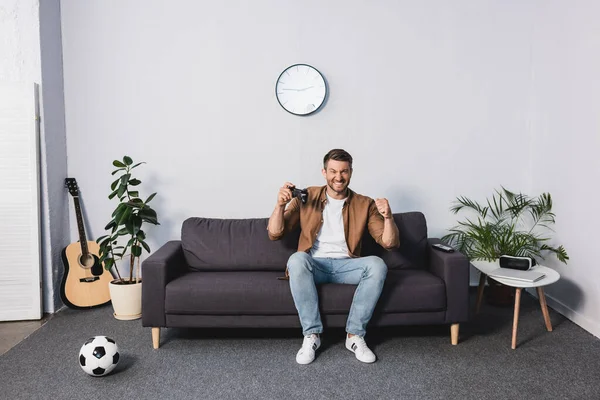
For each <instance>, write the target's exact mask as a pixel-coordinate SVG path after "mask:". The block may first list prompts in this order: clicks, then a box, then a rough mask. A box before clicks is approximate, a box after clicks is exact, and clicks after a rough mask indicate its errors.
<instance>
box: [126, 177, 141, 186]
mask: <svg viewBox="0 0 600 400" xmlns="http://www.w3.org/2000/svg"><path fill="white" fill-rule="evenodd" d="M140 183H142V181H140V180H139V179H135V178H133V179H131V180H130V181H129V184H130V185H131V186H137V185H139V184H140Z"/></svg>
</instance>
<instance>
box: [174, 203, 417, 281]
mask: <svg viewBox="0 0 600 400" xmlns="http://www.w3.org/2000/svg"><path fill="white" fill-rule="evenodd" d="M394 220H395V222H396V225H397V226H398V230H399V231H400V248H399V249H394V250H392V251H388V250H385V249H384V248H382V247H381V246H379V245H378V244H377V243H376V242H375V240H373V238H372V237H371V235H370V234H369V232H368V230H365V235H364V236H363V239H362V251H361V255H363V256H369V255H375V256H378V257H381V258H382V259H383V261H384V262H385V263H386V265H387V266H388V268H389V269H415V268H420V269H424V268H425V260H426V254H427V252H426V251H427V224H426V222H425V216H424V215H423V214H422V213H420V212H407V213H397V214H394ZM268 221H269V220H268V218H254V219H215V218H198V217H194V218H188V219H187V220H185V221H184V223H183V227H182V230H181V242H182V247H183V251H184V256H185V259H186V261H187V263H188V265H189V266H190V268H191V269H193V270H197V271H284V270H285V267H286V265H287V261H288V258H289V257H290V256H291V255H292V254H293V253H294V252H296V251H297V249H298V239H299V237H300V229H299V228H298V229H296V230H294V231H292V232H290V233H289V234H287V235H285V236H284V237H283V239H282V240H276V241H271V240H270V239H269V237H268V234H267V224H268Z"/></svg>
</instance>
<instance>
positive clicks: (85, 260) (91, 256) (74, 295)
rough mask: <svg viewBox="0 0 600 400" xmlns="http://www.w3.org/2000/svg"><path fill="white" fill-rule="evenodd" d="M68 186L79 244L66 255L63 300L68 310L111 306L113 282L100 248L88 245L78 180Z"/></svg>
mask: <svg viewBox="0 0 600 400" xmlns="http://www.w3.org/2000/svg"><path fill="white" fill-rule="evenodd" d="M65 186H66V187H67V189H69V193H70V194H71V195H72V196H73V200H74V203H75V214H76V215H77V228H78V230H79V241H78V242H76V243H71V244H70V245H68V246H67V247H65V249H64V250H63V252H62V259H63V264H64V267H65V272H64V274H63V279H62V282H61V285H60V297H61V299H62V301H63V303H65V305H66V306H68V307H70V308H75V309H87V308H93V307H97V306H102V305H105V304H107V303H108V302H110V293H109V291H108V284H109V283H110V281H112V280H113V277H112V275H111V273H110V272H109V271H106V270H105V269H104V266H103V265H102V263H101V262H100V259H99V257H98V254H99V249H100V246H98V243H96V242H93V241H89V242H88V241H87V239H86V237H85V228H84V226H83V218H82V216H81V206H80V204H79V188H78V187H77V181H76V180H75V178H66V179H65Z"/></svg>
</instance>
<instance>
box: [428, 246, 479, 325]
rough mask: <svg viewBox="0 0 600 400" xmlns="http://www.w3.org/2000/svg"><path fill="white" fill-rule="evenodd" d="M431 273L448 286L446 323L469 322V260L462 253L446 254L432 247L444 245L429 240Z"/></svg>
mask: <svg viewBox="0 0 600 400" xmlns="http://www.w3.org/2000/svg"><path fill="white" fill-rule="evenodd" d="M427 242H428V259H429V271H430V272H431V273H432V274H434V275H435V276H437V277H439V278H441V279H442V280H443V281H444V283H445V284H446V322H447V323H451V324H454V323H458V322H466V321H468V320H469V259H468V258H467V257H466V256H465V255H464V254H462V253H459V252H458V251H455V252H453V253H444V252H441V251H439V250H434V249H433V248H432V247H431V245H432V244H434V243H442V241H441V240H440V239H436V238H429V239H427Z"/></svg>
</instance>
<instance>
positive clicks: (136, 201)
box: [123, 197, 144, 209]
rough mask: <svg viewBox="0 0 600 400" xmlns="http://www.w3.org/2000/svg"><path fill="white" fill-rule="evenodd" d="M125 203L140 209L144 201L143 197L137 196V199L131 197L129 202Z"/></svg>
mask: <svg viewBox="0 0 600 400" xmlns="http://www.w3.org/2000/svg"><path fill="white" fill-rule="evenodd" d="M123 204H125V205H126V206H127V207H131V208H133V209H138V208H141V206H142V205H143V204H144V202H143V201H142V199H140V198H137V197H136V198H135V199H131V200H129V201H128V202H127V203H123Z"/></svg>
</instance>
